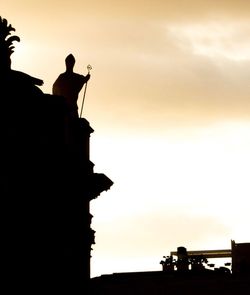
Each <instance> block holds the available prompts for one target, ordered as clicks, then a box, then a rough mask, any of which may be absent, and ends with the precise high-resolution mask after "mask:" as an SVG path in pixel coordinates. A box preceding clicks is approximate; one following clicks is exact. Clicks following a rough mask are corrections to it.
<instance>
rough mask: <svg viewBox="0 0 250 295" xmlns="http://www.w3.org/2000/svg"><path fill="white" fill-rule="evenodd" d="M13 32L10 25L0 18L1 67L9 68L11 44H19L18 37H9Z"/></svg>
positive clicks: (12, 48) (11, 51)
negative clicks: (15, 42)
mask: <svg viewBox="0 0 250 295" xmlns="http://www.w3.org/2000/svg"><path fill="white" fill-rule="evenodd" d="M12 31H15V29H14V28H13V27H12V25H11V24H8V21H7V20H6V19H5V18H2V17H1V16H0V61H1V65H2V66H4V65H7V66H9V67H10V56H11V54H12V53H13V52H14V46H13V42H14V41H17V42H20V38H19V37H18V36H10V37H8V36H9V35H11V32H12Z"/></svg>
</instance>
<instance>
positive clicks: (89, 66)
mask: <svg viewBox="0 0 250 295" xmlns="http://www.w3.org/2000/svg"><path fill="white" fill-rule="evenodd" d="M87 70H88V74H89V73H90V71H91V70H92V67H91V65H87ZM87 84H88V81H87V82H86V84H85V88H84V93H83V98H82V106H81V112H80V118H81V117H82V109H83V104H84V100H85V95H86V90H87Z"/></svg>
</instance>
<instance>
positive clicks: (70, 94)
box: [52, 54, 90, 119]
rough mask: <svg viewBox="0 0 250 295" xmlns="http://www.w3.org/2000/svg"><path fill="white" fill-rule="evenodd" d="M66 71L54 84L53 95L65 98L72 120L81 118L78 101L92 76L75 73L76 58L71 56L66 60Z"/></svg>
mask: <svg viewBox="0 0 250 295" xmlns="http://www.w3.org/2000/svg"><path fill="white" fill-rule="evenodd" d="M65 64H66V71H65V72H64V73H62V74H60V75H59V76H58V78H57V79H56V81H55V82H54V84H53V88H52V93H53V95H58V96H63V97H64V98H65V99H66V105H67V107H68V110H69V113H70V116H71V118H73V119H75V118H79V115H78V106H77V100H78V95H79V92H80V91H81V89H82V87H83V85H84V84H85V83H87V82H88V80H89V78H90V74H89V73H88V74H87V75H86V76H84V75H80V74H77V73H74V71H73V68H74V65H75V58H74V56H73V55H72V54H69V55H68V56H67V57H66V59H65Z"/></svg>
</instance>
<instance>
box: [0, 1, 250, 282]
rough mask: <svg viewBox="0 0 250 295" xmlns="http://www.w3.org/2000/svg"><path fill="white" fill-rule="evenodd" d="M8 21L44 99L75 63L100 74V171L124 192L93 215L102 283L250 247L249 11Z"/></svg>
mask: <svg viewBox="0 0 250 295" xmlns="http://www.w3.org/2000/svg"><path fill="white" fill-rule="evenodd" d="M0 15H1V16H2V17H3V18H6V19H7V20H8V21H9V23H11V24H12V26H13V27H14V28H15V29H16V32H15V34H16V35H18V36H19V37H20V38H21V42H20V43H15V52H14V53H13V55H12V68H13V69H16V70H21V71H24V72H26V73H28V74H30V75H33V76H35V77H38V78H41V79H43V80H44V85H43V86H41V87H40V88H41V89H42V91H43V92H45V93H51V91H52V84H53V82H54V81H55V79H56V78H57V76H58V75H59V74H60V73H61V72H63V71H64V70H65V64H64V59H65V57H66V56H67V55H68V54H69V53H72V54H73V55H74V56H75V58H76V66H75V71H76V72H78V73H82V74H87V68H86V67H87V65H88V64H91V65H92V67H93V69H92V71H91V79H90V80H89V82H88V87H87V92H86V100H85V103H84V110H83V116H84V117H85V118H86V119H87V120H88V121H89V122H90V124H91V126H92V128H93V129H94V130H95V132H94V133H93V134H92V136H91V161H92V162H94V163H95V172H98V173H105V174H106V175H107V176H108V177H110V178H111V179H112V180H113V181H114V185H113V186H112V188H111V189H110V190H109V191H107V192H104V193H102V194H101V195H100V196H99V198H98V199H96V200H94V201H92V203H91V213H92V214H93V215H94V218H93V220H92V227H93V229H94V230H96V245H94V246H93V251H92V265H91V269H92V276H99V275H101V274H107V273H113V272H124V271H141V270H143V271H147V270H161V265H160V264H159V262H160V260H161V259H162V256H163V255H168V254H169V252H170V251H174V250H176V248H177V247H178V246H185V247H186V248H187V249H188V250H208V249H228V248H230V247H231V244H230V243H231V242H230V241H231V239H233V240H235V241H236V242H250V231H249V228H250V217H249V207H250V201H249V198H250V185H249V175H250V1H248V0H182V1H181V0H175V1H171V0H154V1H153V0H151V1H147V0H144V1H141V0H133V1H132V0H127V1H119V0H116V1H115V0H113V1H111V0H106V1H101V0H99V1H97V0H91V1H85V0H79V1H76V0H71V1H64V0H60V1H51V0H50V1H48V0H43V1H34V0H29V1H27V0H12V1H3V0H1V11H0ZM82 96H83V91H82V92H81V95H80V96H79V106H80V105H81V99H82ZM35 111H36V110H34V112H35Z"/></svg>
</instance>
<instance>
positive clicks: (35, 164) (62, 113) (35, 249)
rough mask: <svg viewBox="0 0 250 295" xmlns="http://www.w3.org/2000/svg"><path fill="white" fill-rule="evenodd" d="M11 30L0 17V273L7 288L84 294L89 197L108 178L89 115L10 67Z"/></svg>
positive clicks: (98, 191)
mask: <svg viewBox="0 0 250 295" xmlns="http://www.w3.org/2000/svg"><path fill="white" fill-rule="evenodd" d="M12 31H14V28H12V26H11V25H9V24H8V22H7V20H6V19H2V18H0V69H1V71H0V96H1V103H2V115H1V126H2V128H1V131H2V132H1V142H2V151H1V153H0V155H1V170H2V173H1V175H2V178H1V184H2V185H1V211H2V212H1V217H2V237H1V238H2V241H3V242H2V247H1V248H2V259H1V265H2V270H3V271H2V273H3V275H2V279H3V282H4V285H5V289H6V290H8V292H9V293H15V292H24V293H25V294H40V293H41V294H46V293H52V294H60V293H65V294H89V293H88V292H89V281H90V258H91V246H92V244H94V243H95V231H94V230H93V229H92V228H91V219H92V217H93V216H92V215H91V212H90V211H89V204H90V202H91V200H93V199H95V198H97V197H98V196H99V195H100V194H101V193H102V192H103V191H105V190H108V189H109V188H110V187H111V186H112V184H113V182H112V181H111V180H110V179H109V178H108V177H107V176H106V175H104V174H102V173H96V172H94V163H92V162H91V161H90V158H89V146H90V135H91V134H92V133H93V131H94V130H93V129H92V128H91V126H90V124H89V122H88V121H87V120H86V119H84V118H77V119H75V120H72V119H71V116H70V113H69V112H70V111H69V109H68V108H67V105H66V101H65V98H64V97H63V96H56V95H50V94H45V93H43V92H42V91H41V90H40V88H39V87H38V85H41V84H42V81H41V80H40V79H37V78H33V77H31V76H30V75H28V74H26V73H22V72H18V71H15V70H13V69H12V68H11V60H10V55H11V53H12V52H13V45H12V43H13V41H19V38H18V37H16V38H13V37H14V36H12V37H10V36H9V35H10V34H11V32H12ZM48 290H49V291H48Z"/></svg>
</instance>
